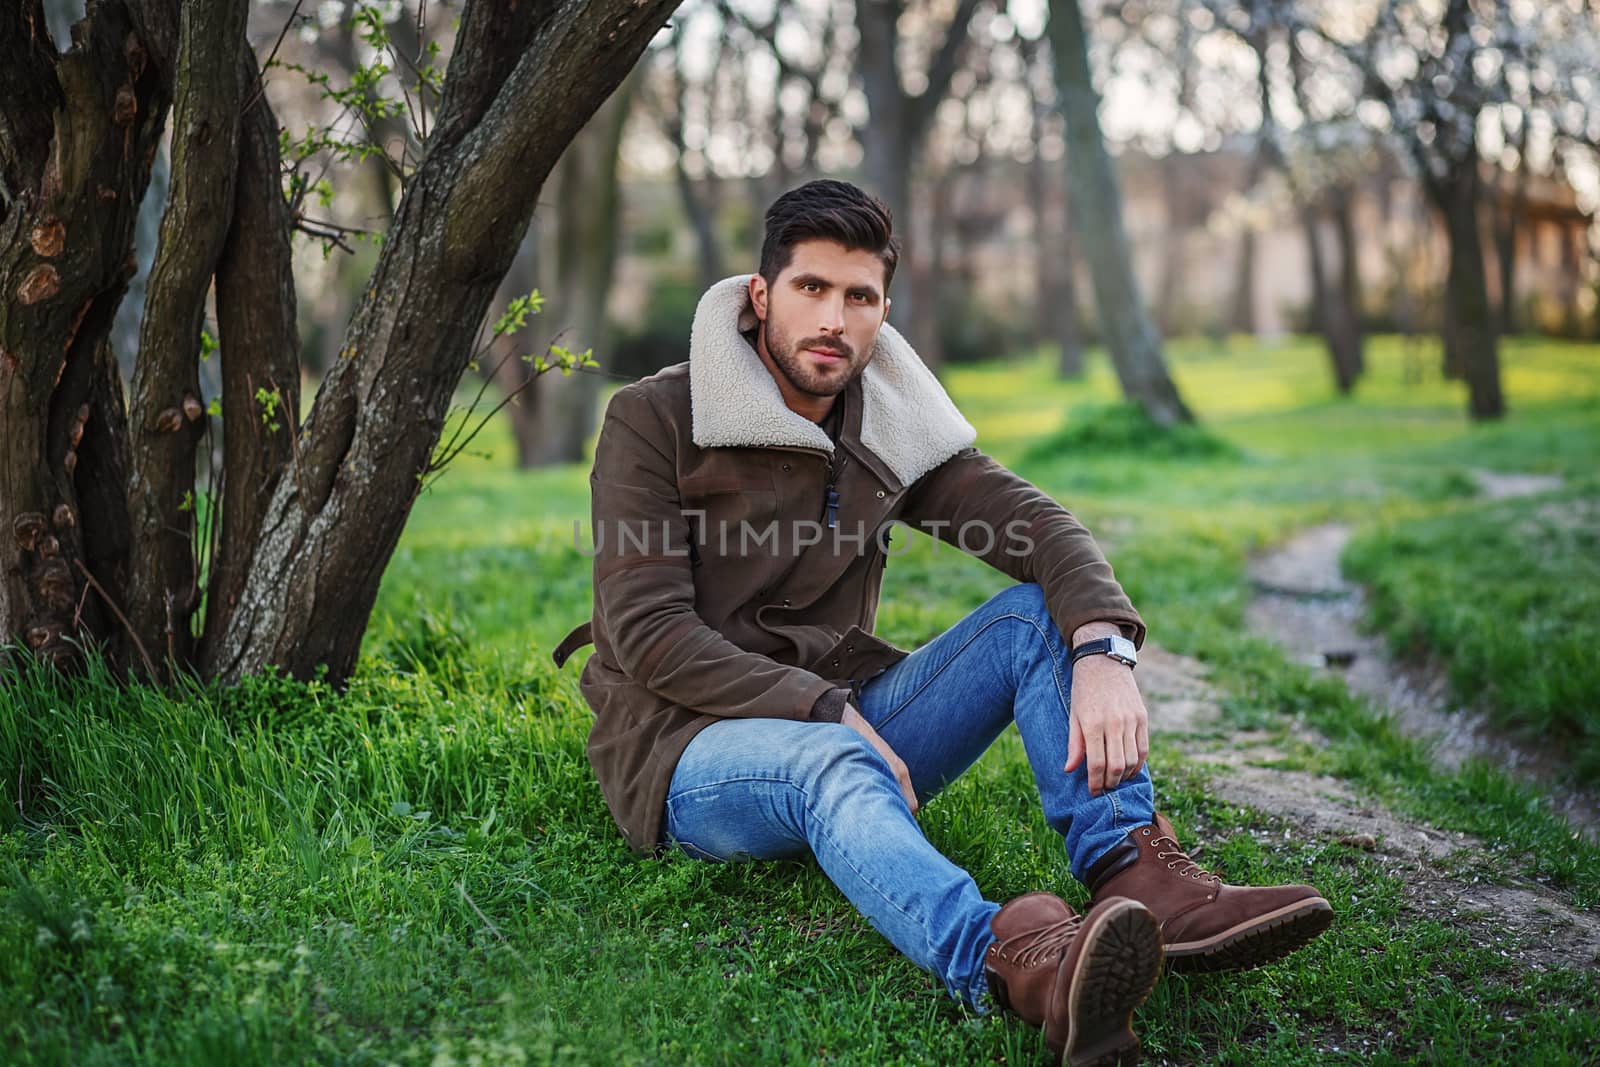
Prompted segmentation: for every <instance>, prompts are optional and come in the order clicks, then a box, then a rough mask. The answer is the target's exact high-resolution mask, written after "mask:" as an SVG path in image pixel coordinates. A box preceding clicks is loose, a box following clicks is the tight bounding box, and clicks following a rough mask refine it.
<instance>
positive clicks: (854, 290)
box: [789, 273, 879, 304]
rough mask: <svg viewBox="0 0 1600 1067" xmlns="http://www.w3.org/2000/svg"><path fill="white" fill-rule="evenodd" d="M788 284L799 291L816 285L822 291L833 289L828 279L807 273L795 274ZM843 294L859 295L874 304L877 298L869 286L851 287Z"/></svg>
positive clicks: (874, 289)
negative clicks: (801, 288)
mask: <svg viewBox="0 0 1600 1067" xmlns="http://www.w3.org/2000/svg"><path fill="white" fill-rule="evenodd" d="M789 284H790V285H792V286H794V287H795V288H796V289H799V288H800V287H801V286H805V285H817V286H821V287H822V288H823V289H832V288H834V284H833V283H832V282H830V281H829V280H828V279H826V278H824V277H823V276H822V275H820V274H809V273H808V274H796V275H795V276H794V279H793V280H792V281H790V283H789ZM845 294H846V295H847V296H855V295H857V294H860V295H863V296H866V297H869V298H870V299H871V300H872V302H873V303H874V304H876V303H877V302H878V297H879V294H878V290H877V289H876V288H874V287H873V286H870V285H852V286H851V287H850V288H848V289H846V290H845Z"/></svg>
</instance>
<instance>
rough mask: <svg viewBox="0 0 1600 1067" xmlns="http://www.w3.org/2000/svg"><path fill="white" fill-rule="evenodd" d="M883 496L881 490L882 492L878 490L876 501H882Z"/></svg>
mask: <svg viewBox="0 0 1600 1067" xmlns="http://www.w3.org/2000/svg"><path fill="white" fill-rule="evenodd" d="M883 496H884V493H883V490H882V489H879V490H878V499H879V500H882V499H883Z"/></svg>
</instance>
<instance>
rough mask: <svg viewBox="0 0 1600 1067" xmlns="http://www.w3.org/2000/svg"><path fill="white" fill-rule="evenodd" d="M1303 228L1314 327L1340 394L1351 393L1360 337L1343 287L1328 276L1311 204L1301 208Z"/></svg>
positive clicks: (1356, 375)
mask: <svg viewBox="0 0 1600 1067" xmlns="http://www.w3.org/2000/svg"><path fill="white" fill-rule="evenodd" d="M1300 228H1301V232H1302V233H1304V234H1305V239H1306V259H1307V263H1308V265H1309V267H1310V272H1311V292H1312V308H1313V318H1314V320H1315V327H1316V329H1317V332H1319V333H1321V334H1322V338H1323V342H1324V344H1326V345H1327V348H1328V362H1329V364H1330V365H1331V366H1332V368H1333V382H1334V385H1335V387H1336V388H1338V390H1339V393H1340V395H1342V396H1348V395H1349V394H1350V391H1351V390H1352V389H1354V388H1355V384H1356V378H1357V377H1358V376H1359V375H1360V366H1359V361H1360V351H1359V349H1360V341H1359V340H1358V339H1357V335H1356V331H1355V329H1354V326H1353V323H1352V322H1351V315H1350V311H1349V308H1348V307H1346V306H1345V302H1344V296H1343V293H1342V292H1341V290H1340V287H1339V286H1337V285H1334V284H1333V283H1332V282H1331V281H1330V280H1329V278H1328V268H1327V258H1326V257H1325V256H1324V255H1323V250H1322V230H1321V219H1320V218H1318V216H1317V213H1316V212H1315V211H1313V210H1312V209H1311V208H1309V207H1302V208H1301V210H1300Z"/></svg>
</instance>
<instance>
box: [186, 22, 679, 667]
mask: <svg viewBox="0 0 1600 1067" xmlns="http://www.w3.org/2000/svg"><path fill="white" fill-rule="evenodd" d="M675 6H676V4H675V2H673V0H648V2H645V3H637V2H632V0H603V2H596V3H591V4H587V5H563V6H559V7H548V6H543V5H530V4H525V3H517V2H516V0H493V2H480V3H477V4H473V5H469V6H468V7H467V9H466V11H465V14H464V16H463V20H462V27H461V32H460V34H459V36H458V39H457V45H456V53H455V55H454V57H453V58H452V60H451V64H450V70H449V73H448V75H447V77H446V82H445V92H444V101H443V105H442V107H441V110H440V114H439V123H438V126H437V127H436V134H435V137H436V139H435V138H430V143H429V148H428V154H427V156H426V158H425V159H424V160H423V162H422V164H421V166H420V167H419V168H418V169H417V171H416V172H415V174H413V175H412V177H411V179H410V183H409V185H408V186H407V188H406V190H405V193H404V195H403V197H402V198H401V201H400V205H399V207H398V209H397V210H396V213H395V221H394V227H393V229H392V230H391V231H390V234H389V237H388V239H387V240H386V241H385V243H384V247H383V251H382V254H381V255H380V257H379V260H378V264H377V267H376V269H375V271H374V274H373V278H372V281H371V283H370V284H369V286H368V288H367V289H366V291H365V294H364V296H363V299H362V302H361V305H360V306H359V308H358V309H357V311H356V314H355V316H354V318H353V319H352V321H351V323H350V326H349V328H348V330H347V332H346V343H345V346H344V356H343V358H341V359H340V360H339V361H338V364H337V365H336V366H335V367H333V368H332V369H331V370H330V372H329V375H328V378H327V379H326V380H325V382H324V383H323V386H322V388H321V390H320V391H319V392H318V395H317V399H316V402H315V404H314V406H313V408H312V412H311V415H310V417H309V418H308V420H307V425H306V428H305V430H304V431H303V432H302V435H301V437H302V442H301V444H300V446H299V455H300V462H299V467H298V472H297V473H298V476H297V477H295V478H284V479H281V480H280V481H279V483H278V486H277V488H276V490H275V491H274V492H273V495H272V499H271V501H270V503H269V505H268V507H267V513H266V519H265V522H264V524H263V529H262V535H261V539H260V541H259V543H258V545H257V549H256V552H255V554H254V559H253V565H252V567H251V570H250V574H249V576H248V578H247V581H246V585H245V588H244V591H243V594H242V595H241V597H240V601H239V604H238V607H237V608H236V610H235V613H234V616H233V618H232V620H231V621H230V624H229V626H228V628H227V630H226V632H225V633H224V634H223V635H222V638H221V640H220V641H219V643H218V648H217V651H216V656H215V659H214V660H213V664H214V670H215V673H216V674H217V675H218V676H219V677H220V678H222V679H223V680H231V679H236V678H238V677H240V676H242V675H245V674H250V673H255V672H258V671H260V670H262V669H263V668H265V667H267V666H268V665H277V666H280V667H282V668H283V669H284V670H285V671H286V672H287V673H289V674H290V675H292V676H295V677H301V678H304V677H308V676H310V675H311V674H312V673H313V672H314V671H316V670H317V669H318V668H319V667H322V666H325V667H326V669H327V673H328V676H329V677H330V678H331V679H333V680H335V681H336V682H342V681H343V680H344V679H345V678H347V677H348V676H349V674H350V671H351V669H352V668H353V667H354V665H355V661H356V656H357V653H358V652H359V650H360V644H361V635H362V632H363V631H364V628H365V623H366V619H367V617H368V615H369V613H370V611H371V609H372V604H373V601H374V600H375V598H376V596H377V591H378V584H379V580H380V578H381V576H382V574H383V569H384V566H385V564H386V563H387V562H388V560H389V557H390V555H391V554H392V553H393V551H394V546H395V543H396V542H397V541H398V540H399V536H400V532H401V530H402V529H403V527H404V525H405V520H406V517H407V516H408V515H409V513H410V509H411V504H412V502H413V501H414V499H415V496H416V492H417V488H418V486H419V484H420V479H421V478H422V477H423V476H424V475H425V473H426V472H427V470H428V469H429V463H430V458H431V456H432V453H433V450H434V448H435V446H436V444H437V442H438V439H439V433H440V430H441V428H442V426H443V422H444V417H445V413H446V411H447V410H448V407H449V403H450V398H451V395H452V393H453V391H454V389H455V386H456V384H457V383H458V382H459V381H460V379H461V376H462V374H463V373H464V371H465V370H466V367H467V364H468V363H469V361H470V360H471V358H472V355H473V351H472V345H473V338H474V336H475V335H476V333H477V330H478V325H479V324H480V323H481V322H482V321H483V320H484V316H485V315H486V314H487V312H488V310H489V303H490V300H491V298H492V297H493V294H494V292H495V289H496V287H497V286H498V285H499V282H500V279H501V276H502V275H503V274H504V273H505V270H506V268H507V266H508V265H509V264H510V262H511V259H512V257H513V256H514V254H515V252H516V248H517V245H518V243H519V242H520V241H521V239H522V235H523V233H524V231H525V230H526V228H527V225H528V220H529V217H530V215H531V213H532V211H533V207H534V203H535V200H536V197H537V194H538V191H539V189H540V187H541V186H542V185H543V183H544V180H545V178H546V177H547V176H548V175H549V173H550V170H551V168H552V166H553V165H554V164H555V161H556V160H557V159H558V158H559V156H560V155H561V153H562V151H563V150H564V149H565V148H566V146H567V145H568V144H569V143H570V142H571V140H572V138H573V137H574V136H575V135H576V134H577V132H578V130H579V129H581V128H582V126H583V125H584V123H585V122H586V121H587V120H588V119H589V117H590V116H591V115H593V114H594V112H595V111H596V110H597V109H598V108H599V106H600V105H601V104H602V103H603V102H604V101H605V99H606V98H607V97H608V96H609V95H610V94H611V92H612V91H613V90H614V89H615V88H616V87H617V85H618V84H619V83H620V82H621V81H622V79H623V77H624V76H625V75H626V73H627V72H628V71H629V70H630V69H631V68H632V66H633V64H634V63H635V62H636V61H637V59H638V58H639V55H640V53H641V52H642V51H643V50H644V47H645V45H646V44H647V43H648V42H649V40H650V38H651V37H652V36H653V35H654V33H655V31H656V30H657V29H658V28H659V27H660V26H661V25H662V23H664V22H665V21H666V19H667V16H668V15H669V14H670V13H671V12H672V10H673V8H674V7H675ZM356 528H359V529H360V530H361V531H362V533H363V536H362V537H359V538H354V537H351V536H349V531H350V530H351V529H356Z"/></svg>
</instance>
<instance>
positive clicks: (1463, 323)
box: [1428, 154, 1506, 420]
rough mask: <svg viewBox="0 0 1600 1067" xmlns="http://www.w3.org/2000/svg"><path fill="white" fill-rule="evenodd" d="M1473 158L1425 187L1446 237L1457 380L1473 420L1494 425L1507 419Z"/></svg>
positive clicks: (1448, 312)
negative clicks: (1464, 385)
mask: <svg viewBox="0 0 1600 1067" xmlns="http://www.w3.org/2000/svg"><path fill="white" fill-rule="evenodd" d="M1478 182H1479V179H1478V168H1477V157H1476V154H1474V155H1473V157H1472V159H1471V160H1470V161H1469V162H1467V163H1466V164H1464V165H1463V166H1461V167H1459V168H1457V169H1456V170H1455V171H1454V172H1453V173H1451V174H1450V175H1449V176H1448V177H1445V178H1433V179H1430V180H1429V182H1428V188H1429V191H1430V194H1431V195H1432V197H1433V200H1434V204H1435V206H1436V207H1437V208H1438V209H1439V211H1440V213H1441V214H1442V215H1443V216H1444V220H1445V232H1446V234H1447V235H1448V237H1449V245H1450V268H1449V279H1448V282H1447V285H1448V299H1447V300H1446V301H1445V307H1446V314H1447V315H1448V316H1449V319H1450V327H1451V329H1450V334H1449V336H1450V340H1451V341H1452V342H1453V345H1452V347H1453V348H1454V352H1455V355H1456V358H1457V360H1458V361H1459V368H1460V371H1461V376H1462V377H1463V378H1464V379H1465V380H1466V383H1467V410H1468V413H1469V414H1470V415H1471V416H1472V418H1474V419H1480V420H1481V419H1496V418H1500V417H1501V416H1503V415H1504V414H1505V413H1506V402H1505V395H1504V393H1502V392H1501V389H1500V352H1499V344H1498V343H1497V340H1496V330H1495V323H1494V313H1493V311H1492V309H1491V306H1490V303H1489V282H1488V276H1487V274H1486V272H1485V270H1484V262H1483V241H1482V238H1481V237H1480V235H1479V232H1478V210H1477V208H1478Z"/></svg>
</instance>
